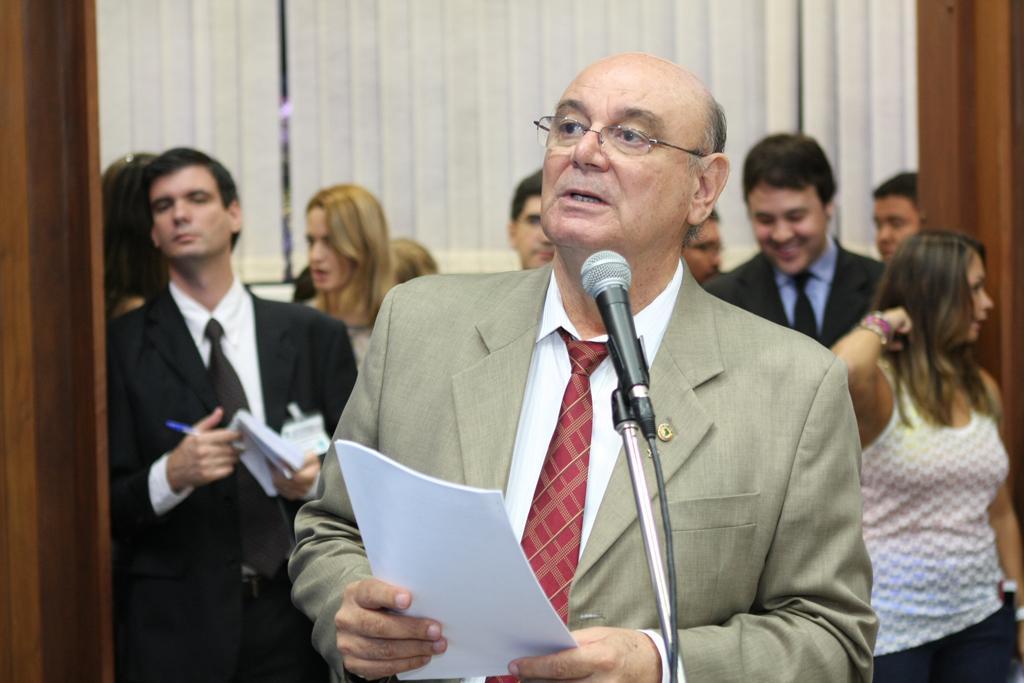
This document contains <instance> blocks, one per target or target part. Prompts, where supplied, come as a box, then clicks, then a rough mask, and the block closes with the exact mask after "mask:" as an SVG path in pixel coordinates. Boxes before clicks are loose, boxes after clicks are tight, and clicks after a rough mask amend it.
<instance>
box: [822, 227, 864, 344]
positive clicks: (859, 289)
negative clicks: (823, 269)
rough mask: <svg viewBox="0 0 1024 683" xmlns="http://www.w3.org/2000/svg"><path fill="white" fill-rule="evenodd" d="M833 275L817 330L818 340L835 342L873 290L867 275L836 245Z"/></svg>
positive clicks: (850, 325) (856, 317) (861, 310)
mask: <svg viewBox="0 0 1024 683" xmlns="http://www.w3.org/2000/svg"><path fill="white" fill-rule="evenodd" d="M836 248H837V249H838V250H839V253H838V255H837V256H836V272H835V275H833V276H832V288H831V290H830V291H829V294H828V301H827V303H826V304H825V320H824V322H823V323H822V326H821V338H822V340H826V341H827V340H831V339H839V338H840V337H842V336H843V335H844V334H846V333H847V332H849V331H850V328H851V327H853V325H854V324H855V323H856V322H857V320H858V319H859V318H860V316H861V314H862V312H863V308H864V307H865V306H866V303H865V302H867V301H870V299H871V295H872V289H873V283H872V282H871V280H870V278H869V277H868V274H867V273H866V272H865V270H864V269H863V268H860V267H858V265H859V264H858V263H857V262H856V261H855V260H854V259H853V257H851V256H850V254H849V252H847V251H846V250H845V249H843V248H842V247H840V246H839V244H838V243H837V244H836Z"/></svg>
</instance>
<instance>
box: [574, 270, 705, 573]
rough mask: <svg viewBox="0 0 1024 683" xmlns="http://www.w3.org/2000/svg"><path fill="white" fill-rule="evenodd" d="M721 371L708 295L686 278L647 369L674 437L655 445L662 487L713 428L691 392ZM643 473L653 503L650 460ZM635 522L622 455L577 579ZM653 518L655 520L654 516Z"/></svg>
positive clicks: (661, 420) (656, 401)
mask: <svg viewBox="0 0 1024 683" xmlns="http://www.w3.org/2000/svg"><path fill="white" fill-rule="evenodd" d="M722 370H723V365H722V359H721V354H720V352H719V347H718V335H717V333H716V328H715V316H714V310H713V307H712V299H711V295H709V294H707V293H705V292H704V290H703V289H701V287H700V285H698V284H697V282H696V281H695V280H694V279H693V277H692V276H691V275H690V274H689V273H686V274H685V276H684V280H683V286H682V288H681V289H680V292H679V297H678V298H677V300H676V306H675V309H674V311H673V313H672V319H671V320H670V321H669V326H668V329H667V330H666V332H665V337H664V339H663V340H662V343H661V347H660V348H659V349H658V354H657V356H656V357H655V359H654V364H653V365H652V367H651V402H652V403H653V404H654V409H655V411H656V415H657V418H658V424H659V425H661V424H668V425H671V427H672V431H673V432H674V434H675V436H674V438H673V439H672V440H671V441H667V442H664V441H660V442H659V444H658V452H659V453H660V455H661V465H662V471H663V472H664V475H665V482H666V484H667V483H668V482H670V481H671V480H672V477H673V476H675V475H677V474H678V473H679V471H680V469H681V468H682V467H683V465H684V464H685V463H686V461H687V460H688V459H689V457H690V455H691V454H692V453H693V451H694V449H695V448H696V447H697V445H698V444H700V442H701V441H702V440H703V439H704V436H705V435H706V434H707V432H708V430H709V429H710V428H711V425H712V421H711V418H710V417H709V416H708V414H707V413H706V412H705V411H704V409H703V408H702V407H701V404H700V401H699V399H698V398H697V395H696V394H695V393H694V389H695V388H696V387H698V386H700V385H701V384H703V383H704V382H706V381H707V380H709V379H711V378H712V377H714V376H716V375H718V374H719V373H721V372H722ZM641 452H644V453H646V452H647V447H646V444H642V445H641ZM644 471H645V476H646V479H647V482H648V485H649V487H650V489H651V491H650V493H651V497H652V499H653V498H654V497H655V496H656V492H655V490H654V481H655V480H654V469H653V466H652V463H651V459H650V458H644ZM636 517H637V516H636V505H635V503H634V501H633V489H632V483H631V482H630V477H629V467H628V465H627V463H626V454H625V452H624V451H621V450H620V452H619V457H618V460H617V461H616V463H615V468H614V470H613V472H612V477H611V479H610V480H609V482H608V489H607V491H606V492H605V495H604V498H603V499H602V501H601V507H600V508H599V510H598V513H597V519H596V521H595V523H594V527H593V529H592V530H591V533H590V537H589V538H588V539H587V544H586V547H585V548H584V551H583V556H582V557H581V558H580V564H579V567H578V568H577V570H576V575H577V577H579V576H582V575H583V573H584V572H586V571H587V570H588V569H589V568H590V567H592V566H593V565H594V564H595V563H596V562H597V561H598V560H599V559H600V558H601V556H602V555H603V554H604V553H605V552H606V551H607V550H608V549H609V548H610V547H611V546H612V544H613V543H615V541H616V539H618V538H619V536H621V535H622V534H623V533H624V532H625V531H626V530H627V529H629V528H630V527H631V526H632V525H633V523H634V522H635V520H636ZM655 519H659V517H658V516H657V515H656V516H655Z"/></svg>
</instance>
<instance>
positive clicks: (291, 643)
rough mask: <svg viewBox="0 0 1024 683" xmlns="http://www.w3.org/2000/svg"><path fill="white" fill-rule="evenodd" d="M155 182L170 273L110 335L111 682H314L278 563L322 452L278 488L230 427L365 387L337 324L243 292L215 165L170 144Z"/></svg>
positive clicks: (237, 217) (326, 408) (158, 240)
mask: <svg viewBox="0 0 1024 683" xmlns="http://www.w3.org/2000/svg"><path fill="white" fill-rule="evenodd" d="M145 186H146V192H147V193H148V198H149V205H150V209H151V213H152V219H153V227H152V231H151V236H152V240H153V244H154V245H155V246H156V247H157V248H158V249H160V250H161V251H162V252H163V253H164V255H165V256H166V257H167V261H168V265H169V268H170V285H169V287H168V289H167V290H165V291H163V292H162V293H160V294H159V295H157V296H156V297H155V298H154V299H153V300H151V301H149V302H148V303H146V305H145V306H143V307H142V308H141V309H138V310H136V311H133V312H132V313H129V314H127V315H125V316H123V317H121V318H120V319H117V320H115V321H114V322H113V323H112V325H111V327H110V330H109V333H108V385H109V387H108V394H109V431H110V447H109V451H110V497H111V505H110V508H111V521H112V527H113V534H114V552H115V556H114V577H115V628H116V641H115V642H116V653H117V669H118V680H119V681H147V682H148V681H167V682H170V681H225V682H227V681H296V682H298V681H310V680H322V679H323V678H324V677H325V676H326V671H325V670H324V667H323V662H322V660H321V659H320V658H319V657H318V656H317V654H316V653H315V652H314V651H313V649H312V648H311V647H310V646H309V633H310V623H309V621H308V620H307V619H306V618H305V617H304V616H303V615H302V614H301V613H300V612H298V611H297V610H295V609H294V607H292V605H291V601H290V599H289V591H290V588H291V584H290V582H289V581H288V577H287V573H286V569H285V563H286V559H287V556H288V553H289V551H290V548H291V546H292V544H293V534H292V520H293V519H294V516H295V512H296V510H297V509H298V506H299V504H300V503H301V501H302V500H303V498H304V497H305V496H306V495H308V493H309V492H310V490H311V489H312V487H313V484H314V482H315V481H316V479H317V477H318V474H319V470H320V462H319V459H318V458H317V456H316V455H315V454H309V455H307V458H306V461H305V464H304V465H303V467H302V468H300V469H299V470H297V471H295V472H292V473H289V475H290V478H289V476H284V475H283V474H282V473H275V475H274V484H275V486H276V489H277V490H276V493H277V494H278V495H274V496H268V495H266V493H265V492H264V491H263V489H261V488H260V487H259V484H258V483H257V482H256V480H255V478H254V477H253V476H252V475H251V474H250V473H249V471H248V469H247V468H246V467H245V466H243V465H241V464H240V461H239V451H238V449H237V448H236V445H235V444H236V442H237V441H238V439H239V436H240V435H239V434H238V432H236V431H232V430H230V429H227V428H226V425H227V422H228V420H230V418H231V416H232V415H233V414H234V412H235V411H236V410H237V409H239V408H246V409H248V410H249V411H250V412H251V413H252V414H253V415H254V416H255V417H256V418H257V419H259V420H263V421H265V422H266V423H267V424H268V425H269V426H270V427H272V428H274V429H280V428H281V426H282V424H283V422H284V421H285V417H286V414H287V407H288V405H289V404H291V403H294V404H296V405H297V406H298V407H299V408H300V410H302V411H303V412H305V413H320V414H321V415H322V416H323V418H324V419H325V420H327V421H329V423H332V422H331V421H333V420H336V419H337V418H338V416H339V415H340V414H341V410H342V408H343V407H344V405H345V401H346V400H347V398H348V395H349V393H350V391H351V388H352V385H353V383H354V382H355V364H354V360H353V358H352V351H351V347H350V346H349V343H348V336H347V334H346V330H345V327H344V325H342V324H341V323H339V322H337V321H334V320H331V319H329V318H327V317H326V316H324V315H322V314H320V313H318V312H316V311H314V310H312V309H310V308H307V307H303V306H298V305H294V304H283V303H278V302H270V301H263V300H261V299H258V298H256V297H254V296H252V295H251V294H250V293H249V292H248V291H247V290H246V289H244V288H243V287H242V285H241V283H240V282H239V280H238V278H236V277H235V276H234V274H233V272H232V268H231V249H232V246H233V244H234V242H235V239H236V238H237V236H238V234H239V231H240V230H241V227H242V209H241V206H240V204H239V201H238V196H237V192H236V190H235V184H234V181H233V180H232V178H231V175H230V173H228V171H227V169H225V168H224V167H223V166H222V165H221V164H220V163H219V162H217V161H216V160H215V159H212V158H210V157H209V156H207V155H206V154H204V153H202V152H199V151H196V150H192V149H187V148H177V149H172V150H169V151H167V152H165V153H163V154H161V155H160V156H159V157H157V158H156V159H154V160H153V161H152V162H151V164H150V165H149V166H148V167H147V169H146V174H145ZM168 420H172V421H177V422H183V423H188V424H189V425H191V428H189V429H187V430H185V431H188V432H189V433H188V434H186V435H183V434H181V433H179V432H178V431H172V430H171V429H169V428H168V426H167V421H168Z"/></svg>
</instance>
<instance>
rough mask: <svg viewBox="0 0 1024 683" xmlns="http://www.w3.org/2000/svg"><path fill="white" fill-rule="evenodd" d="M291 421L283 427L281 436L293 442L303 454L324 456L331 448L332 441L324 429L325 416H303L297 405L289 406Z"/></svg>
mask: <svg viewBox="0 0 1024 683" xmlns="http://www.w3.org/2000/svg"><path fill="white" fill-rule="evenodd" d="M288 412H289V413H290V414H291V419H290V420H286V421H285V423H284V424H283V425H282V426H281V436H282V437H283V438H285V439H287V440H288V441H291V442H292V443H294V444H295V445H296V446H298V447H299V449H300V450H302V452H303V453H316V454H317V455H322V454H324V453H326V452H327V449H328V448H330V447H331V439H330V437H329V436H327V430H326V429H324V416H323V415H321V414H320V413H309V414H303V412H302V411H301V410H300V409H299V406H298V405H296V404H295V403H289V404H288Z"/></svg>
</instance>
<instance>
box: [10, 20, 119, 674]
mask: <svg viewBox="0 0 1024 683" xmlns="http://www.w3.org/2000/svg"><path fill="white" fill-rule="evenodd" d="M94 12H95V9H94V2H93V0H77V1H76V2H64V1H63V0H4V1H3V2H0V92H2V93H3V95H2V96H0V150H2V152H0V188H2V190H0V193H2V197H3V199H2V200H0V330H2V337H0V339H2V341H0V595H2V597H0V680H5V681H18V682H19V683H21V682H26V683H35V682H37V681H72V680H82V681H84V680H88V681H112V680H113V648H112V645H111V643H112V635H111V586H110V540H109V538H110V536H109V521H108V497H107V470H106V386H105V383H104V382H105V380H104V377H105V361H104V345H105V339H104V326H103V302H102V295H101V292H102V253H101V250H102V240H101V226H100V221H101V217H100V189H99V178H98V167H99V144H98V143H99V132H98V115H97V85H96V29H95V16H94Z"/></svg>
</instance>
